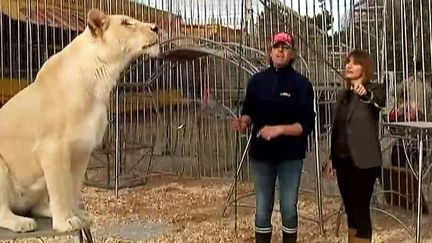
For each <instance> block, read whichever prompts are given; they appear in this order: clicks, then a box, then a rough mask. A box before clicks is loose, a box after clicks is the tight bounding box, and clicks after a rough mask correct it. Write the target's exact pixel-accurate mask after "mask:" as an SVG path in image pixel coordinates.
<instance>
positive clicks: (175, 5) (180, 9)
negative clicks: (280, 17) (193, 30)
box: [136, 0, 358, 31]
mask: <svg viewBox="0 0 432 243" xmlns="http://www.w3.org/2000/svg"><path fill="white" fill-rule="evenodd" d="M136 1H139V2H141V3H143V4H146V5H149V6H151V7H156V8H159V9H163V10H167V11H170V12H173V13H177V14H181V15H182V17H183V19H184V20H185V21H186V22H193V23H200V24H203V23H206V22H209V21H210V20H211V19H212V18H213V19H214V18H218V19H217V20H218V21H221V22H222V23H223V24H224V25H228V26H239V25H240V18H241V12H242V9H241V5H242V1H247V0H207V1H203V0H136ZM249 1H250V3H251V9H252V10H253V15H254V16H255V17H256V15H257V14H258V13H259V12H261V11H262V10H263V8H264V6H263V4H262V3H260V2H259V0H249ZM278 1H279V2H281V3H283V4H284V5H286V6H288V7H290V8H291V9H294V10H295V11H296V12H298V13H300V14H301V15H306V14H307V15H309V16H313V15H314V14H319V13H320V12H322V6H321V4H320V3H319V0H278ZM357 1H358V0H355V2H357ZM350 2H351V0H324V6H323V7H324V8H325V9H327V10H328V11H329V12H332V14H333V17H334V24H333V26H334V29H333V31H336V30H337V29H338V26H339V23H342V22H343V18H344V17H345V14H346V13H347V11H349V5H350ZM314 9H315V11H314ZM255 17H254V18H255Z"/></svg>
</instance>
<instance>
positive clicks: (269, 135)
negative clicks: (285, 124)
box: [257, 126, 283, 141]
mask: <svg viewBox="0 0 432 243" xmlns="http://www.w3.org/2000/svg"><path fill="white" fill-rule="evenodd" d="M282 133H283V128H282V127H281V126H264V127H263V128H261V130H259V131H258V133H257V136H258V137H261V138H262V139H265V140H267V141H270V140H271V139H273V138H275V137H278V136H280V135H281V134H282Z"/></svg>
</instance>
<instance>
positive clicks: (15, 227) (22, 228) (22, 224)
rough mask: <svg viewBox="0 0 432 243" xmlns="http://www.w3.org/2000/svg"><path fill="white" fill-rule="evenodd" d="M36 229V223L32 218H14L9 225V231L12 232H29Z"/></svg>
mask: <svg viewBox="0 0 432 243" xmlns="http://www.w3.org/2000/svg"><path fill="white" fill-rule="evenodd" d="M36 227H37V224H36V221H35V220H34V219H32V218H26V217H16V218H15V219H14V220H13V223H12V224H11V227H10V229H11V230H12V231H14V232H21V233H23V232H29V231H33V230H35V229H36Z"/></svg>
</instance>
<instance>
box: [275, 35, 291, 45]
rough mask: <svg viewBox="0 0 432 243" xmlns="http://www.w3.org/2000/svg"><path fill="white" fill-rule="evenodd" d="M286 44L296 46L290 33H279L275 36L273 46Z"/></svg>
mask: <svg viewBox="0 0 432 243" xmlns="http://www.w3.org/2000/svg"><path fill="white" fill-rule="evenodd" d="M280 42H282V43H285V44H287V45H290V46H294V37H293V36H292V35H291V34H290V33H288V32H279V33H276V34H275V35H274V36H273V39H272V46H273V45H274V44H276V43H280Z"/></svg>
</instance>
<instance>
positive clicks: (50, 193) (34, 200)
mask: <svg viewBox="0 0 432 243" xmlns="http://www.w3.org/2000/svg"><path fill="white" fill-rule="evenodd" d="M157 32H158V29H157V26H156V25H154V24H150V23H142V22H139V21H138V20H136V19H133V18H131V17H128V16H122V15H105V14H104V13H103V12H101V11H99V10H90V11H89V13H88V25H87V27H86V29H85V30H84V31H83V32H82V33H81V34H80V35H79V36H77V37H76V38H75V39H74V40H73V41H72V42H71V43H70V44H69V45H67V46H66V47H65V48H64V49H63V50H62V51H61V52H59V53H57V54H55V55H53V56H52V57H50V58H49V59H48V60H47V61H46V63H45V64H44V65H43V66H42V68H41V70H40V71H39V73H38V74H37V77H36V80H35V81H34V82H33V83H32V84H31V85H29V86H28V87H26V88H25V89H23V90H22V91H20V92H19V93H17V94H16V95H15V96H14V97H12V98H11V99H10V100H9V101H8V102H7V103H6V104H5V105H4V106H3V107H2V108H1V109H0V227H3V228H7V229H10V230H12V231H15V232H26V231H32V230H34V229H35V228H36V227H37V225H36V222H35V220H34V219H32V218H27V217H23V216H20V215H23V214H24V213H28V212H30V213H32V214H33V215H39V216H45V217H52V219H53V225H52V227H53V229H54V230H56V231H59V232H69V231H74V230H78V229H81V228H82V227H85V226H87V225H88V224H89V223H90V221H89V218H88V216H87V214H86V213H85V212H84V211H81V210H80V209H79V201H80V187H81V184H82V181H83V178H84V173H85V171H86V169H87V165H88V161H89V156H90V153H91V152H92V150H93V149H94V148H95V147H96V146H97V145H99V144H100V143H101V141H102V137H103V135H104V132H105V129H106V125H107V106H108V104H109V97H110V92H111V90H112V89H113V87H114V86H115V84H116V81H117V79H118V78H119V76H120V73H121V72H122V71H123V70H124V69H125V68H126V67H127V66H128V64H129V63H130V62H131V60H133V59H134V58H136V57H138V56H141V55H149V56H152V57H155V56H157V55H158V54H159V42H158V34H157Z"/></svg>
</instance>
